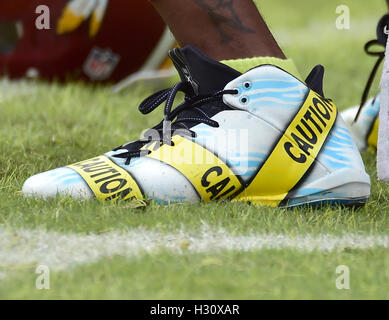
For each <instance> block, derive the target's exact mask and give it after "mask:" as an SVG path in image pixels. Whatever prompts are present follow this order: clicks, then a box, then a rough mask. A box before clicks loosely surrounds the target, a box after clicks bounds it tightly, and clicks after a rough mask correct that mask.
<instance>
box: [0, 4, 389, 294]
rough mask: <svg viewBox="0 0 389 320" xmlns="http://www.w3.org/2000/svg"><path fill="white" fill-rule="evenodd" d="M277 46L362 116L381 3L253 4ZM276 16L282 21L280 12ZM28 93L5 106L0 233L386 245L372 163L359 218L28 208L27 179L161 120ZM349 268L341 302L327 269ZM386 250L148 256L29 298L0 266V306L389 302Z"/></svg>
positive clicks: (241, 210)
mask: <svg viewBox="0 0 389 320" xmlns="http://www.w3.org/2000/svg"><path fill="white" fill-rule="evenodd" d="M260 4H261V5H260V7H261V9H262V10H263V14H264V16H265V18H266V20H267V21H268V22H269V24H270V26H271V28H272V30H273V31H274V33H275V36H276V38H278V39H279V40H280V43H281V45H282V47H283V49H284V50H285V52H286V53H287V55H288V56H289V57H291V58H293V59H294V60H295V62H296V64H297V66H298V68H299V70H300V71H301V73H302V74H303V75H306V74H307V73H308V72H309V70H310V69H311V68H312V67H313V66H314V65H315V64H318V63H320V64H323V65H324V66H325V67H326V70H327V72H326V79H325V93H326V95H327V96H328V97H330V98H333V99H334V101H335V103H336V104H337V105H338V106H339V107H340V109H342V108H345V107H348V106H351V105H355V104H358V102H359V99H360V95H361V92H362V90H363V87H364V84H365V81H366V79H367V76H368V73H369V72H370V69H371V67H372V65H373V63H374V59H373V58H369V57H367V56H366V55H365V54H364V52H363V44H364V43H365V42H366V41H368V40H370V39H372V38H373V37H374V36H375V27H376V21H377V20H378V18H379V17H380V16H381V15H382V14H383V13H384V12H385V11H384V10H385V6H384V1H383V0H381V1H378V0H377V1H374V2H373V1H372V2H369V6H366V5H365V4H363V3H362V2H361V3H357V2H356V1H351V0H347V1H346V0H344V1H342V2H341V3H338V2H337V1H328V2H325V3H324V2H323V3H321V4H320V8H318V3H316V2H315V3H314V2H312V1H308V0H304V1H302V0H300V1H295V2H291V1H286V0H285V1H277V2H275V1H270V0H261V1H260ZM340 4H347V5H349V6H350V12H351V30H337V29H336V28H335V19H336V17H337V15H336V14H335V8H336V6H338V5H340ZM280 8H282V10H280ZM31 86H32V87H33V88H36V91H35V93H33V94H26V95H21V96H14V97H12V98H10V99H7V100H5V101H4V100H2V99H1V92H0V118H1V120H2V123H1V126H0V139H1V144H0V228H5V229H7V230H11V231H12V230H14V231H17V230H19V229H37V228H39V229H41V230H53V231H56V232H60V233H77V234H81V235H82V234H89V233H104V232H107V231H114V230H122V231H124V232H125V231H128V230H131V229H133V228H135V227H143V228H145V229H150V230H158V231H159V232H162V233H165V232H173V231H176V230H189V231H191V230H200V229H201V227H202V226H203V225H204V224H207V225H209V226H211V227H212V228H224V229H225V230H227V231H228V232H230V233H231V234H250V233H253V232H254V233H274V234H287V235H291V236H293V235H298V234H313V235H315V234H322V233H329V234H334V235H341V234H343V233H361V234H372V235H389V219H388V213H389V201H388V200H389V188H388V186H387V185H385V184H383V183H378V182H377V181H376V171H375V154H374V153H371V152H365V153H363V158H364V160H365V163H366V167H367V171H368V172H369V174H370V175H371V178H372V196H371V200H370V201H369V203H368V204H367V205H366V206H365V207H363V208H359V209H343V208H340V207H335V208H329V207H324V208H321V209H294V210H282V209H269V208H259V207H255V206H250V205H245V204H236V203H234V204H230V203H211V204H199V205H187V204H183V205H172V206H159V205H157V204H154V203H152V204H151V205H149V206H148V207H146V208H143V209H134V208H131V207H130V206H128V205H126V204H124V203H120V204H117V205H114V204H102V203H99V202H97V201H89V202H84V201H77V200H72V199H68V198H58V199H52V200H49V201H43V200H39V199H25V198H23V197H22V196H21V194H20V190H21V187H22V184H23V182H24V181H25V179H27V178H28V177H29V176H31V175H33V174H36V173H39V172H41V171H46V170H49V169H53V168H56V167H58V166H63V165H66V164H69V163H73V162H77V161H79V160H83V159H87V158H90V157H93V156H95V155H99V154H102V153H104V152H106V151H108V150H110V149H112V148H113V147H116V146H118V145H120V144H122V143H124V142H127V141H130V140H133V139H136V138H138V137H139V133H140V131H141V130H142V129H144V128H146V127H150V126H152V125H154V124H155V123H157V122H159V120H160V119H161V112H155V113H156V114H152V115H150V116H147V117H146V116H142V115H141V114H140V113H139V112H138V111H137V107H138V105H139V103H140V102H141V101H142V99H143V98H145V97H146V96H148V95H149V94H150V93H151V92H152V88H147V87H137V88H133V89H132V90H128V91H125V92H123V93H121V94H117V95H112V94H111V93H110V92H109V88H106V87H97V88H92V87H89V86H86V85H83V84H78V83H73V84H66V85H60V84H44V83H37V84H32V85H31ZM341 264H343V265H348V266H349V267H350V268H351V290H337V289H336V287H335V279H336V277H337V275H336V273H335V268H336V267H337V266H338V265H341ZM388 266H389V254H388V250H384V249H370V250H343V251H341V252H330V253H319V252H312V253H302V252H297V251H290V250H282V251H274V250H263V251H256V252H229V251H223V252H220V253H214V254H212V255H206V254H193V253H183V254H182V255H174V254H172V253H169V252H166V253H158V254H154V255H153V254H147V255H146V254H145V255H140V256H138V257H136V258H131V259H127V258H125V257H119V256H113V257H108V258H105V259H102V260H100V261H98V262H94V263H92V264H90V265H81V266H78V267H74V268H70V269H69V270H63V271H53V272H52V273H51V289H50V290H47V291H39V290H37V289H36V288H35V280H36V277H37V275H36V274H35V273H34V271H35V265H15V266H12V267H10V266H3V265H2V263H1V261H0V276H1V274H2V272H5V273H6V275H7V276H6V277H5V278H4V279H2V278H1V277H0V298H39V299H40V298H42V299H44V298H135V299H139V298H161V299H163V298H188V299H192V298H235V299H242V298H249V299H257V298H270V299H277V298H287V299H291V298H303V299H320V298H329V299H342V298H345V299H349V298H350V299H351V298H352V299H361V298H367V299H374V298H384V299H388V298H389V293H388V292H389V290H388V289H389V288H388V283H389V273H388V270H389V268H388Z"/></svg>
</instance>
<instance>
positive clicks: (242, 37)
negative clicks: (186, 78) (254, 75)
mask: <svg viewBox="0 0 389 320" xmlns="http://www.w3.org/2000/svg"><path fill="white" fill-rule="evenodd" d="M152 3H153V4H154V6H155V8H156V9H157V10H158V12H159V13H160V15H161V16H162V18H163V19H164V20H165V22H166V24H167V25H169V27H170V29H171V31H172V33H173V34H174V36H175V38H176V39H177V41H178V43H179V44H180V45H181V46H185V45H188V44H191V45H194V46H196V47H198V48H199V49H200V50H202V51H203V52H204V53H206V54H207V55H208V56H210V57H211V58H213V59H216V60H226V59H236V58H244V57H249V58H250V57H255V56H269V57H277V58H281V59H285V55H284V54H283V52H282V50H281V49H280V47H279V46H278V44H277V42H276V41H275V40H274V38H273V36H272V34H271V32H270V30H269V28H268V27H267V25H266V23H265V22H264V20H263V19H262V17H261V15H260V13H259V12H258V10H257V8H256V6H255V4H254V3H253V2H252V1H251V0H235V1H234V0H180V1H177V0H152Z"/></svg>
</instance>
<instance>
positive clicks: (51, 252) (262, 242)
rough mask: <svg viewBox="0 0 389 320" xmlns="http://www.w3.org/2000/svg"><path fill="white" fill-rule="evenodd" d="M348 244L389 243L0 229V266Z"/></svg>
mask: <svg viewBox="0 0 389 320" xmlns="http://www.w3.org/2000/svg"><path fill="white" fill-rule="evenodd" d="M345 248H350V249H362V250H363V249H372V248H389V236H387V235H381V236H378V235H377V236H374V235H363V234H354V233H346V234H343V235H341V236H336V235H331V234H317V235H310V234H306V235H296V236H289V235H285V234H250V235H245V236H239V235H231V234H229V233H228V232H227V231H225V230H213V229H211V228H210V227H204V228H203V230H202V231H201V232H198V233H188V232H185V231H181V232H180V231H179V232H177V233H170V234H163V233H159V232H154V231H150V230H144V229H133V230H131V231H128V232H120V231H113V232H107V233H104V234H100V235H97V234H90V235H83V234H74V233H71V234H61V233H58V232H55V231H42V230H18V231H9V230H6V229H0V268H1V267H3V268H10V269H13V268H17V267H18V266H23V265H37V264H44V265H47V266H49V267H50V268H51V269H53V270H64V269H67V268H69V267H72V266H77V265H83V264H88V263H93V262H96V261H98V260H99V259H101V258H104V257H108V256H113V255H121V256H124V257H128V258H130V257H134V256H137V255H139V254H141V253H151V252H152V253H157V252H158V251H160V250H169V251H171V252H173V253H176V254H180V253H183V252H187V253H216V252H218V251H220V250H237V251H254V250H266V249H267V250H282V249H291V250H298V251H302V252H312V251H319V252H330V251H341V250H343V249H345Z"/></svg>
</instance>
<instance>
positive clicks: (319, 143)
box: [23, 46, 370, 207]
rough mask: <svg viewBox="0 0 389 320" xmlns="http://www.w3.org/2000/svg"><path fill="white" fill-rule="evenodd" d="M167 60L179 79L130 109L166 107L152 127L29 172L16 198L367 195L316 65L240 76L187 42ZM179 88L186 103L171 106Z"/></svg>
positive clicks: (334, 200) (350, 198)
mask: <svg viewBox="0 0 389 320" xmlns="http://www.w3.org/2000/svg"><path fill="white" fill-rule="evenodd" d="M169 56H170V58H171V59H172V61H173V63H174V65H175V67H176V69H177V71H178V73H179V75H180V77H181V82H179V83H178V84H176V85H175V86H174V87H173V88H171V89H166V90H162V91H159V92H157V93H155V94H153V95H152V96H150V97H149V98H147V99H146V100H144V102H142V103H141V105H140V106H139V110H140V111H141V112H142V113H143V114H147V113H150V112H152V111H153V110H155V109H156V108H157V107H158V106H159V105H161V104H162V103H165V106H164V118H163V120H162V121H161V122H160V123H159V124H158V125H156V126H155V127H154V128H152V129H149V130H147V131H146V132H145V133H144V134H143V137H142V138H141V139H140V140H138V141H134V142H130V143H127V144H124V145H122V146H120V147H117V148H115V149H114V150H112V151H110V152H108V153H106V154H104V155H101V156H98V157H95V158H92V159H89V160H86V161H82V162H79V163H75V164H72V165H68V166H66V167H62V168H59V169H55V170H51V171H48V172H44V173H40V174H37V175H35V176H32V177H31V178H29V179H28V180H27V181H26V182H25V183H24V186H23V194H24V195H26V196H39V197H44V198H47V197H54V196H56V195H70V196H73V197H78V198H86V199H89V198H97V199H101V200H103V201H116V200H118V199H124V200H128V199H139V200H141V199H151V200H155V201H157V202H159V203H172V202H199V201H211V200H222V199H228V200H232V201H244V202H250V203H254V204H259V205H266V206H272V207H276V206H280V207H293V206H298V205H307V204H310V205H318V204H345V205H358V204H362V203H364V202H366V201H367V199H368V198H369V195H370V178H369V176H368V175H367V174H366V172H365V168H364V164H363V162H362V159H361V157H360V154H359V151H358V149H357V147H356V145H355V144H354V142H353V140H352V137H351V133H350V132H349V130H348V129H347V127H346V124H345V123H344V122H343V120H342V118H341V117H340V116H338V112H337V107H336V106H335V104H334V103H333V102H332V101H331V100H328V99H326V98H324V94H323V91H322V81H323V75H324V68H323V67H322V66H317V67H315V68H314V69H313V70H312V72H311V73H310V75H309V76H308V78H307V80H306V83H307V84H305V83H303V82H301V81H300V80H298V79H296V78H295V77H294V76H292V75H290V74H289V73H287V72H285V71H284V70H282V69H280V68H278V67H276V66H273V65H261V66H259V67H256V68H254V69H251V70H249V71H248V72H246V73H244V74H241V73H239V72H238V71H236V70H234V69H232V68H230V67H228V66H226V65H224V64H221V63H219V62H217V61H214V60H212V59H210V58H208V57H207V56H205V55H204V54H202V53H201V52H200V51H198V50H197V49H196V48H194V47H190V46H189V47H185V48H183V49H174V50H171V51H170V52H169ZM179 91H182V92H184V93H185V100H184V102H183V103H181V104H180V105H179V106H177V107H176V108H175V109H172V105H173V102H174V99H175V97H176V94H177V93H178V92H179Z"/></svg>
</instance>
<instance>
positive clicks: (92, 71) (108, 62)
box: [83, 47, 120, 81]
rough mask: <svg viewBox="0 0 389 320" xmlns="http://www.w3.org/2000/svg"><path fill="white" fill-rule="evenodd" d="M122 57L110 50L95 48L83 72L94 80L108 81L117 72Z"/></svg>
mask: <svg viewBox="0 0 389 320" xmlns="http://www.w3.org/2000/svg"><path fill="white" fill-rule="evenodd" d="M119 60H120V56H119V55H117V54H114V53H113V52H112V51H111V50H110V49H105V50H103V49H100V48H97V47H95V48H93V49H92V51H91V53H90V54H89V56H88V58H87V60H86V62H85V64H84V67H83V70H84V72H85V74H86V75H87V76H88V77H89V78H90V79H92V80H95V81H99V80H106V79H108V78H109V77H110V76H111V74H112V72H113V71H114V70H115V68H116V66H117V64H118V63H119Z"/></svg>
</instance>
